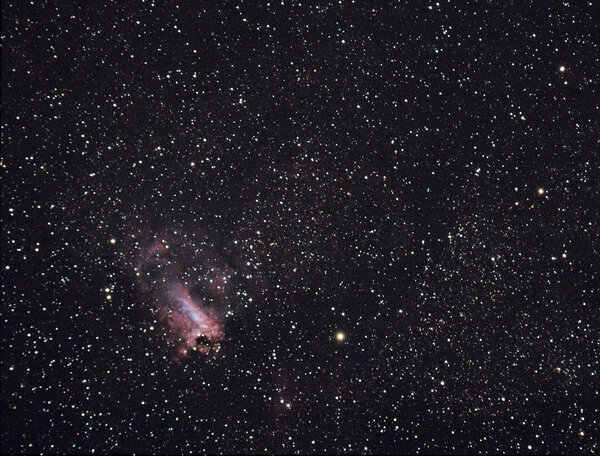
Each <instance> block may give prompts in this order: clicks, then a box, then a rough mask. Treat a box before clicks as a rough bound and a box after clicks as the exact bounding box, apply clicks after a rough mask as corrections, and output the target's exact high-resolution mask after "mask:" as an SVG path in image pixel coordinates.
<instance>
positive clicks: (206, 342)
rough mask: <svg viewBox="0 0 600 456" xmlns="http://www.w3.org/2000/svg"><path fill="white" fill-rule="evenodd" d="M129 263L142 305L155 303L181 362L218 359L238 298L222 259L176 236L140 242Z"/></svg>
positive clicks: (203, 246)
mask: <svg viewBox="0 0 600 456" xmlns="http://www.w3.org/2000/svg"><path fill="white" fill-rule="evenodd" d="M144 246H145V247H144ZM129 258H130V263H129V264H131V265H132V266H133V269H134V271H135V275H136V278H137V283H138V288H139V291H140V292H141V294H142V295H143V296H144V297H146V299H145V300H143V302H150V303H152V306H153V308H154V310H155V311H156V315H157V317H158V320H159V321H160V322H162V323H163V324H164V326H165V329H166V334H167V338H168V342H169V344H170V345H171V346H173V347H175V348H176V351H177V354H178V356H186V355H188V354H189V353H190V352H192V351H196V352H199V353H202V354H205V355H209V354H215V353H218V352H219V351H220V349H221V344H220V342H221V341H223V339H224V337H225V329H224V320H225V317H226V315H227V314H228V313H229V311H230V310H231V308H232V301H235V299H236V297H237V296H239V295H240V292H239V289H237V288H236V284H237V283H236V281H235V276H236V274H235V271H234V270H233V269H232V268H231V267H230V266H229V265H228V264H226V262H225V261H224V260H223V258H222V255H218V254H217V253H215V249H214V248H212V246H211V245H210V244H209V243H207V242H206V241H205V240H202V239H200V240H199V239H197V238H195V237H194V236H183V235H181V233H179V232H178V231H174V232H172V233H169V234H163V235H161V236H153V237H150V238H146V239H145V240H140V239H137V240H136V241H135V243H134V244H133V245H132V247H131V250H130V252H129Z"/></svg>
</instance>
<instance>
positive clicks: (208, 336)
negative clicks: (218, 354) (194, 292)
mask: <svg viewBox="0 0 600 456" xmlns="http://www.w3.org/2000/svg"><path fill="white" fill-rule="evenodd" d="M167 297H168V303H169V304H170V305H169V306H168V308H167V309H166V310H167V317H166V320H167V322H168V324H169V327H170V328H171V329H172V330H173V331H175V332H176V333H177V335H178V336H179V339H180V341H181V346H180V347H179V353H180V354H182V355H185V354H187V352H188V350H190V349H195V350H199V351H201V352H202V353H205V354H207V353H209V352H210V351H213V350H214V351H218V350H219V345H218V342H219V341H221V340H222V339H223V325H222V323H221V322H220V321H219V319H218V317H217V316H216V315H215V314H214V312H210V311H209V310H208V309H207V308H206V307H205V306H203V304H202V302H201V301H198V300H194V299H192V297H191V296H190V291H189V289H188V288H187V287H186V286H185V285H183V284H181V283H172V284H170V285H169V286H168V293H167Z"/></svg>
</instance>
